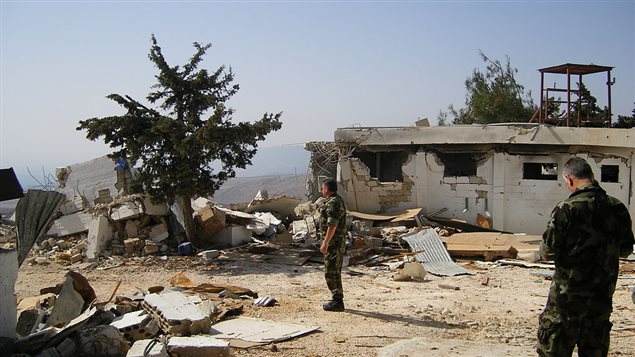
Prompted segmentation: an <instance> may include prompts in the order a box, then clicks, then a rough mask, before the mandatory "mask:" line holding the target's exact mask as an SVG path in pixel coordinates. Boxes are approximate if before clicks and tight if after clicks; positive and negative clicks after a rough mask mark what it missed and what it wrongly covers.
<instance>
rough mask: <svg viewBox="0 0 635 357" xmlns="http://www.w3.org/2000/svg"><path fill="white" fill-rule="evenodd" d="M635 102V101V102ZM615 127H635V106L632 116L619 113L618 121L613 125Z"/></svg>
mask: <svg viewBox="0 0 635 357" xmlns="http://www.w3.org/2000/svg"><path fill="white" fill-rule="evenodd" d="M633 104H635V103H633ZM613 127H614V128H624V129H629V128H634V127H635V107H633V114H632V115H631V116H626V115H618V116H617V122H615V125H613Z"/></svg>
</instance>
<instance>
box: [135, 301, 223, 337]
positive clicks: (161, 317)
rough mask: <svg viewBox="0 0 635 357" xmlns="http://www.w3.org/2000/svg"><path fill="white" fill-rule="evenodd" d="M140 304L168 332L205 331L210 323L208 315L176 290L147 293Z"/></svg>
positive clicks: (190, 332)
mask: <svg viewBox="0 0 635 357" xmlns="http://www.w3.org/2000/svg"><path fill="white" fill-rule="evenodd" d="M141 306H142V307H143V309H144V310H145V311H146V312H147V313H148V314H150V315H152V316H153V318H154V319H155V320H156V321H157V322H158V324H159V326H160V327H161V329H162V330H163V331H164V332H166V333H169V334H173V335H184V336H188V335H195V334H198V333H207V332H208V331H209V327H210V325H211V321H210V318H209V316H208V315H205V314H204V313H203V312H202V311H201V309H199V308H198V307H197V306H196V305H195V304H194V303H193V302H192V301H191V300H190V299H189V298H188V297H187V296H186V295H185V294H183V293H181V292H178V291H171V290H168V291H162V292H160V293H157V294H148V295H146V296H145V298H144V301H143V302H142V303H141Z"/></svg>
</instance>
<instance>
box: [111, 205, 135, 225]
mask: <svg viewBox="0 0 635 357" xmlns="http://www.w3.org/2000/svg"><path fill="white" fill-rule="evenodd" d="M141 213H142V211H141V207H139V206H138V205H137V204H136V203H135V202H125V203H123V204H121V205H120V206H118V207H113V208H111V212H110V219H112V220H113V221H123V220H126V219H132V218H136V217H139V216H141Z"/></svg>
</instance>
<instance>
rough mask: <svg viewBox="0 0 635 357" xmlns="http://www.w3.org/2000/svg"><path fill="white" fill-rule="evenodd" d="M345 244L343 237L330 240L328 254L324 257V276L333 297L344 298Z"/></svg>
mask: <svg viewBox="0 0 635 357" xmlns="http://www.w3.org/2000/svg"><path fill="white" fill-rule="evenodd" d="M344 250H345V245H344V242H343V239H341V240H339V239H338V240H336V238H335V237H333V239H332V240H331V241H330V242H329V246H328V250H327V254H326V256H325V257H324V277H325V278H326V285H327V286H328V287H329V290H330V291H331V294H332V295H333V299H335V300H337V299H340V300H341V299H344V290H343V289H342V261H343V259H344Z"/></svg>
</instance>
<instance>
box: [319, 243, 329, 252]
mask: <svg viewBox="0 0 635 357" xmlns="http://www.w3.org/2000/svg"><path fill="white" fill-rule="evenodd" d="M320 253H322V255H326V253H328V246H327V245H326V242H322V245H321V246H320Z"/></svg>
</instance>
